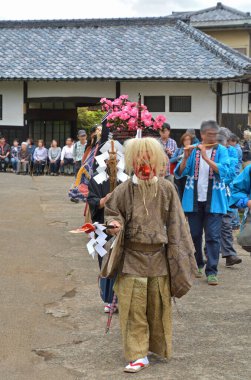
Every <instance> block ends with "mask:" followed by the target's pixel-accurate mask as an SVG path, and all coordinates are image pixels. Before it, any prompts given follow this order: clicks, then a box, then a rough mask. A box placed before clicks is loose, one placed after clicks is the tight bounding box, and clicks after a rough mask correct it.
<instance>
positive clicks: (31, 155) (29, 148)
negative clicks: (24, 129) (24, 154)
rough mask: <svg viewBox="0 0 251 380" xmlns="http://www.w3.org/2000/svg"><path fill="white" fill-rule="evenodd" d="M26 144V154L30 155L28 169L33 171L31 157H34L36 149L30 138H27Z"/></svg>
mask: <svg viewBox="0 0 251 380" xmlns="http://www.w3.org/2000/svg"><path fill="white" fill-rule="evenodd" d="M26 142H27V144H28V145H27V149H28V152H29V155H30V169H31V170H33V164H34V159H33V156H34V152H35V149H36V146H35V144H34V141H33V139H32V138H30V137H29V138H28V139H27V140H26Z"/></svg>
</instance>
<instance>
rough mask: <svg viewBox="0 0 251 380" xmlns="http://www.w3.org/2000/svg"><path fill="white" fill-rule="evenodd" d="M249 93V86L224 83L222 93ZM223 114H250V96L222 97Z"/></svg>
mask: <svg viewBox="0 0 251 380" xmlns="http://www.w3.org/2000/svg"><path fill="white" fill-rule="evenodd" d="M242 91H248V85H247V84H243V86H242V84H241V83H236V84H235V83H234V82H229V84H228V83H223V87H222V93H223V94H224V93H225V94H226V93H229V92H230V93H232V92H242ZM222 113H242V114H243V113H244V114H247V113H248V94H243V95H241V94H239V95H229V96H227V95H226V96H223V97H222Z"/></svg>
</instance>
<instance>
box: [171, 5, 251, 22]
mask: <svg viewBox="0 0 251 380" xmlns="http://www.w3.org/2000/svg"><path fill="white" fill-rule="evenodd" d="M172 16H174V17H178V18H179V17H182V18H184V17H188V18H189V19H190V22H191V24H192V25H196V26H197V25H204V24H206V25H209V23H214V24H221V22H225V23H226V22H228V23H229V22H230V21H231V22H232V24H234V23H235V22H236V21H239V22H240V21H241V20H242V21H243V22H246V21H247V20H251V16H250V12H241V11H239V10H237V9H234V8H231V7H228V6H226V5H224V4H222V3H217V4H216V6H214V7H211V8H207V9H202V10H200V11H195V12H173V13H172ZM238 24H239V23H238Z"/></svg>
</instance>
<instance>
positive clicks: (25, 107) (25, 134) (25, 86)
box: [22, 81, 29, 141]
mask: <svg viewBox="0 0 251 380" xmlns="http://www.w3.org/2000/svg"><path fill="white" fill-rule="evenodd" d="M28 108H29V104H28V82H27V81H24V82H23V126H24V128H23V138H22V139H23V141H26V139H27V137H29V136H28V134H29V127H28V121H27V112H28Z"/></svg>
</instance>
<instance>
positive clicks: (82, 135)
mask: <svg viewBox="0 0 251 380" xmlns="http://www.w3.org/2000/svg"><path fill="white" fill-rule="evenodd" d="M78 139H79V141H77V142H76V143H75V144H74V148H73V159H74V164H75V168H74V170H75V175H77V174H78V171H79V169H80V168H81V165H82V158H83V155H84V153H85V148H86V145H87V134H86V131H85V130H84V129H82V130H80V131H78Z"/></svg>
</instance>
